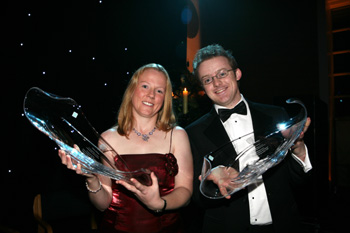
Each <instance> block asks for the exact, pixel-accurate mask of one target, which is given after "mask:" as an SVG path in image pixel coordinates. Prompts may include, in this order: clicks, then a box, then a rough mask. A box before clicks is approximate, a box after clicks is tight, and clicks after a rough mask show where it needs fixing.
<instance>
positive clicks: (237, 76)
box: [234, 68, 242, 81]
mask: <svg viewBox="0 0 350 233" xmlns="http://www.w3.org/2000/svg"><path fill="white" fill-rule="evenodd" d="M234 72H235V75H236V80H237V81H239V80H240V79H241V78H242V71H241V70H240V69H239V68H237V69H236V70H235V71H234Z"/></svg>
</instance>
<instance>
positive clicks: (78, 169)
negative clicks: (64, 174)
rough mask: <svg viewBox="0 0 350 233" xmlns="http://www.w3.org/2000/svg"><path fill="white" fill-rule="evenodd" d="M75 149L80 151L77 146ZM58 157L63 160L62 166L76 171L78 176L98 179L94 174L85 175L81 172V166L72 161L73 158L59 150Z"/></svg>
mask: <svg viewBox="0 0 350 233" xmlns="http://www.w3.org/2000/svg"><path fill="white" fill-rule="evenodd" d="M74 148H75V149H77V150H79V148H78V147H77V146H74ZM58 156H59V157H60V158H61V162H62V164H64V165H66V166H67V168H68V169H70V170H73V171H75V172H76V173H77V174H79V175H83V176H86V177H87V178H93V177H96V176H95V175H93V174H87V173H84V172H83V171H82V170H81V164H80V163H78V162H76V161H75V160H74V159H72V157H71V156H70V155H68V154H66V152H64V151H63V150H58ZM73 163H74V164H76V166H74V165H73Z"/></svg>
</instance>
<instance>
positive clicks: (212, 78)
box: [201, 68, 236, 86]
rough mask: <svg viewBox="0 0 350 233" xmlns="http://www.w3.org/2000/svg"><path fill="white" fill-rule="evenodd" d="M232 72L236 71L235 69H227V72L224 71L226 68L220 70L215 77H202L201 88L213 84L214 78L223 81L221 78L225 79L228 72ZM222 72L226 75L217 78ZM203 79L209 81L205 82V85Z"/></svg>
mask: <svg viewBox="0 0 350 233" xmlns="http://www.w3.org/2000/svg"><path fill="white" fill-rule="evenodd" d="M234 70H236V69H229V70H228V69H226V68H222V69H220V70H219V71H218V72H217V73H216V75H214V76H208V75H206V76H204V77H202V78H201V83H202V85H203V86H206V85H209V84H211V83H213V81H214V77H216V79H223V78H226V77H227V76H228V75H229V72H230V71H234ZM223 71H225V72H227V73H226V75H225V76H219V74H220V73H222V72H223ZM203 79H209V80H210V81H209V82H207V83H205V82H204V81H203Z"/></svg>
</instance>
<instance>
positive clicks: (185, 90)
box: [182, 87, 188, 95]
mask: <svg viewBox="0 0 350 233" xmlns="http://www.w3.org/2000/svg"><path fill="white" fill-rule="evenodd" d="M182 94H183V95H188V91H187V88H186V87H185V88H184V90H183V92H182Z"/></svg>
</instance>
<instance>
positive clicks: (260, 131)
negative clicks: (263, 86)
mask: <svg viewBox="0 0 350 233" xmlns="http://www.w3.org/2000/svg"><path fill="white" fill-rule="evenodd" d="M247 102H248V105H249V109H250V114H251V117H252V122H253V129H254V137H255V141H257V140H258V139H259V138H261V137H264V136H266V135H267V133H271V132H270V130H271V126H272V124H273V118H272V117H270V116H269V115H267V114H265V113H264V111H266V110H264V109H260V108H258V107H256V106H255V104H254V103H252V102H250V101H248V100H247Z"/></svg>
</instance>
